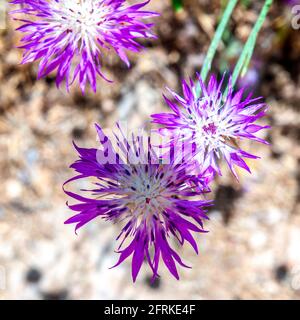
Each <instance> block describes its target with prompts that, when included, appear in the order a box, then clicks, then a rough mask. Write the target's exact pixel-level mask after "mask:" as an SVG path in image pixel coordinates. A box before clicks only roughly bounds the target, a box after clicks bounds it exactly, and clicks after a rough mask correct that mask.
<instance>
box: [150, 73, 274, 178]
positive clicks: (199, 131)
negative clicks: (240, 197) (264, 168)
mask: <svg viewBox="0 0 300 320" xmlns="http://www.w3.org/2000/svg"><path fill="white" fill-rule="evenodd" d="M198 78H199V82H200V86H201V92H202V93H201V96H200V97H197V95H196V87H195V84H194V83H193V82H192V81H190V84H188V83H187V82H186V81H183V83H182V87H183V97H181V96H179V95H178V94H176V93H175V92H174V91H172V90H170V89H168V90H169V92H170V93H171V95H172V96H173V98H174V99H173V100H172V101H171V100H169V99H168V98H166V97H165V100H166V103H167V104H168V106H169V107H170V108H171V109H172V111H173V112H172V113H160V114H154V115H152V118H153V122H154V123H158V124H160V125H163V128H160V129H159V132H160V133H161V134H162V135H164V136H167V137H168V138H169V142H168V145H171V146H173V147H174V146H176V144H178V143H180V144H182V145H184V147H185V150H188V151H186V154H185V157H188V158H186V159H187V160H188V161H191V162H194V163H195V165H196V166H198V167H200V168H201V170H203V171H204V172H205V171H207V170H208V171H212V170H213V171H214V172H215V173H218V174H221V171H220V167H219V164H218V162H219V159H221V158H224V159H225V160H226V162H227V164H228V166H229V167H230V169H231V171H232V172H233V174H234V175H235V176H236V177H237V174H236V172H235V169H234V165H237V166H239V167H241V168H243V169H246V170H247V171H249V172H250V169H249V167H248V165H247V164H246V162H245V161H244V159H245V158H250V159H256V158H258V157H257V156H255V155H252V154H250V153H247V152H246V151H244V150H242V149H241V148H240V147H239V141H240V140H243V139H250V140H253V141H257V142H261V143H265V144H267V142H266V141H265V140H263V139H262V138H259V137H258V136H257V135H256V133H257V132H259V131H260V130H262V129H265V128H268V126H261V125H259V124H257V123H256V121H257V120H258V119H260V118H262V117H263V116H264V115H265V112H266V110H267V106H266V105H265V104H264V103H262V102H261V98H254V99H253V98H252V97H251V94H249V95H248V96H247V97H246V98H243V97H244V93H245V89H244V88H242V89H240V90H239V91H237V92H236V93H234V92H233V88H232V86H231V81H230V80H229V84H228V88H229V89H228V93H227V94H226V95H224V94H223V93H222V91H221V90H222V86H223V84H224V76H223V78H222V80H221V82H220V83H218V82H217V80H216V78H215V76H211V78H210V80H209V82H208V84H207V86H206V85H205V84H204V83H203V81H202V80H201V78H200V76H198Z"/></svg>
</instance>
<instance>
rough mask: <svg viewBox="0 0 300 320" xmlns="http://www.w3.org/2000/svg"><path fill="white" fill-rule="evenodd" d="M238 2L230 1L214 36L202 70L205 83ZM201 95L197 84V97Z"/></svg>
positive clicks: (235, 0)
mask: <svg viewBox="0 0 300 320" xmlns="http://www.w3.org/2000/svg"><path fill="white" fill-rule="evenodd" d="M237 1H238V0H229V1H228V4H227V7H226V9H225V11H224V13H223V16H222V18H221V21H220V23H219V25H218V27H217V30H216V33H215V35H214V38H213V40H212V42H211V44H210V47H209V49H208V52H207V55H206V57H205V59H204V62H203V67H202V70H201V78H202V81H203V82H204V81H205V80H206V77H207V75H208V72H209V71H210V69H211V64H212V61H213V58H214V56H215V53H216V51H217V48H218V45H219V43H220V41H221V39H222V36H223V33H224V31H225V29H226V26H227V24H228V21H229V18H230V16H231V14H232V11H233V9H234V8H235V6H236V4H237ZM200 94H201V87H200V84H199V83H197V87H196V95H197V96H198V97H199V96H200Z"/></svg>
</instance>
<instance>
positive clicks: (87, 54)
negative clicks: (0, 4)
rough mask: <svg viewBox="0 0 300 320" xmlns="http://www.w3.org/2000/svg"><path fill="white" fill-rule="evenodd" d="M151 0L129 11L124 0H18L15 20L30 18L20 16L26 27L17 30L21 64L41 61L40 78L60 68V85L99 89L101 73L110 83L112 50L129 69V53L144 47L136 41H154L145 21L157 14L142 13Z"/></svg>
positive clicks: (149, 27)
mask: <svg viewBox="0 0 300 320" xmlns="http://www.w3.org/2000/svg"><path fill="white" fill-rule="evenodd" d="M149 1H150V0H148V1H146V2H143V3H139V4H135V5H132V6H129V7H125V6H124V3H125V0H48V1H47V0H26V1H24V0H13V1H11V3H12V4H20V5H21V7H20V9H18V10H14V11H13V12H12V14H13V16H16V15H17V14H22V15H25V17H26V18H23V19H21V18H16V20H19V21H21V22H22V23H23V24H22V26H21V27H19V28H18V29H17V30H19V31H21V32H22V33H24V34H25V35H24V37H23V38H22V40H21V41H22V43H23V45H22V46H20V48H22V49H24V56H23V60H22V63H29V62H33V61H36V60H39V61H40V63H39V69H38V78H41V77H44V76H46V75H48V74H49V73H50V72H52V71H53V70H57V76H56V84H57V86H58V87H59V85H60V84H61V82H62V81H63V80H64V79H65V80H66V87H67V90H69V87H70V86H71V85H72V84H73V82H74V81H75V80H76V79H77V80H78V81H79V83H80V87H81V90H82V92H83V93H84V91H85V87H86V85H87V83H88V84H89V85H90V86H91V87H92V89H93V90H94V91H96V87H97V80H96V78H97V75H100V76H101V77H103V78H104V79H106V78H105V76H104V75H103V73H102V71H101V68H102V56H103V52H104V50H106V51H107V50H110V49H111V48H113V49H114V50H115V51H116V53H117V54H118V55H119V57H120V58H121V59H122V60H123V61H124V62H125V63H126V64H127V66H129V65H130V63H129V60H128V58H127V56H126V50H129V51H133V52H139V51H140V49H141V48H142V46H141V45H140V44H139V43H138V42H136V40H135V39H136V38H153V37H154V36H153V34H152V33H151V30H150V29H151V27H152V24H149V23H143V22H142V19H144V18H151V17H154V16H156V15H157V14H156V13H154V12H149V11H141V10H140V9H141V8H142V7H144V6H145V5H146V4H148V2H149ZM106 80H107V79H106ZM107 81H109V80H107Z"/></svg>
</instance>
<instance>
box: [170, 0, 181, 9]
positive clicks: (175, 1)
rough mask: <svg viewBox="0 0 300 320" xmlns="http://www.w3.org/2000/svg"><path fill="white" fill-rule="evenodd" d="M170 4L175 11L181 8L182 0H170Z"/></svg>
mask: <svg viewBox="0 0 300 320" xmlns="http://www.w3.org/2000/svg"><path fill="white" fill-rule="evenodd" d="M172 5H173V8H174V10H175V11H176V12H177V11H180V10H181V9H182V8H183V3H182V0H172Z"/></svg>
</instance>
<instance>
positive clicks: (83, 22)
mask: <svg viewBox="0 0 300 320" xmlns="http://www.w3.org/2000/svg"><path fill="white" fill-rule="evenodd" d="M52 2H53V13H52V16H53V18H52V19H51V20H52V21H51V22H52V23H53V24H54V27H55V31H56V32H60V33H62V32H68V33H70V35H71V36H73V40H74V41H75V42H78V41H85V45H87V46H89V47H90V48H94V49H96V45H97V44H96V40H97V37H99V29H100V28H101V29H104V28H105V27H107V23H106V24H105V23H104V22H105V19H106V16H107V14H108V13H109V12H110V11H111V10H112V9H111V7H109V6H106V5H105V4H104V3H103V2H99V1H94V0H63V1H60V2H56V1H52ZM105 25H106V26H105Z"/></svg>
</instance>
